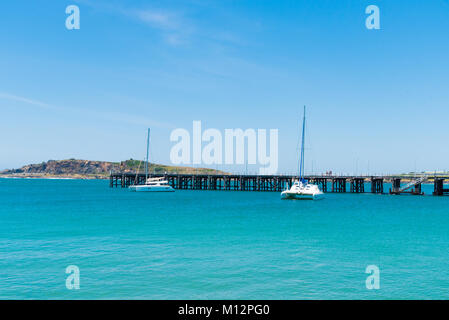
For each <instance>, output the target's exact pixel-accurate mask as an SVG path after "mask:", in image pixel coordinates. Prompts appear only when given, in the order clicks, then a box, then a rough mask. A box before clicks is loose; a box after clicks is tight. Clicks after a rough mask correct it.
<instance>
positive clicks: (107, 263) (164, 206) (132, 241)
mask: <svg viewBox="0 0 449 320" xmlns="http://www.w3.org/2000/svg"><path fill="white" fill-rule="evenodd" d="M432 188H433V187H432V186H425V187H424V191H425V192H426V193H427V194H429V193H431V191H432ZM326 196H327V197H326V199H325V200H323V201H316V202H312V201H281V200H280V197H279V193H269V192H233V191H228V192H223V191H176V192H174V193H166V194H163V193H159V194H152V193H133V192H129V191H127V190H126V189H120V188H118V189H110V188H109V187H108V181H83V180H40V179H37V180H34V179H28V180H19V179H0V299H11V298H17V299H36V298H40V299H53V298H58V299H113V298H117V299H141V298H142V299H381V298H387V299H390V298H391V299H392V298H394V299H449V197H433V196H422V197H420V196H388V195H372V194H327V195H326ZM371 264H374V265H377V266H378V267H379V268H380V272H381V281H380V286H381V288H380V290H367V289H366V287H365V280H366V277H367V276H368V275H367V274H365V268H366V266H368V265H371ZM69 265H76V266H78V267H79V268H80V271H81V283H80V286H81V288H80V290H68V289H67V288H66V286H65V281H66V277H67V275H66V273H65V268H66V267H67V266H69Z"/></svg>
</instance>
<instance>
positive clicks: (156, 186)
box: [129, 129, 175, 192]
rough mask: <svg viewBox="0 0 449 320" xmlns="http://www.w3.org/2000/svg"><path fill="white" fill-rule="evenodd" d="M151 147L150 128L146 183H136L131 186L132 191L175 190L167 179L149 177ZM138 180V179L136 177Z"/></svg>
mask: <svg viewBox="0 0 449 320" xmlns="http://www.w3.org/2000/svg"><path fill="white" fill-rule="evenodd" d="M149 148H150V129H148V135H147V158H146V161H145V184H134V185H131V186H129V189H130V190H131V191H146V192H173V191H175V189H173V188H172V187H171V186H170V185H169V184H168V181H167V180H164V178H162V177H159V178H149V177H148V154H149ZM136 180H137V179H136Z"/></svg>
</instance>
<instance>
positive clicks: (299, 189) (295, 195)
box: [281, 106, 324, 200]
mask: <svg viewBox="0 0 449 320" xmlns="http://www.w3.org/2000/svg"><path fill="white" fill-rule="evenodd" d="M305 126H306V107H305V106H304V116H303V119H302V139H301V140H302V141H301V157H300V162H299V179H298V180H296V181H294V182H293V185H292V186H291V188H290V189H287V190H284V191H282V192H281V199H283V200H287V199H292V200H320V199H323V198H324V193H323V192H322V191H321V190H320V188H319V187H318V186H317V185H315V184H310V183H308V181H307V180H305V179H304V139H305Z"/></svg>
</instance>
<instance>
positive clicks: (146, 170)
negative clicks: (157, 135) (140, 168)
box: [145, 128, 150, 182]
mask: <svg viewBox="0 0 449 320" xmlns="http://www.w3.org/2000/svg"><path fill="white" fill-rule="evenodd" d="M149 150H150V128H148V134H147V158H146V162H145V182H146V181H147V180H148V155H149Z"/></svg>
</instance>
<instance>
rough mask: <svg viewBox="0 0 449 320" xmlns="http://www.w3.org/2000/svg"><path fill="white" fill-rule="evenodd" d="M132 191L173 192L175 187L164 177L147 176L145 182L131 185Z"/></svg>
mask: <svg viewBox="0 0 449 320" xmlns="http://www.w3.org/2000/svg"><path fill="white" fill-rule="evenodd" d="M129 189H130V190H131V191H137V192H139V191H148V192H173V191H175V189H173V188H172V186H170V185H169V184H168V181H167V180H164V178H162V177H160V178H147V179H146V181H145V184H140V185H139V184H137V185H132V186H129Z"/></svg>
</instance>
